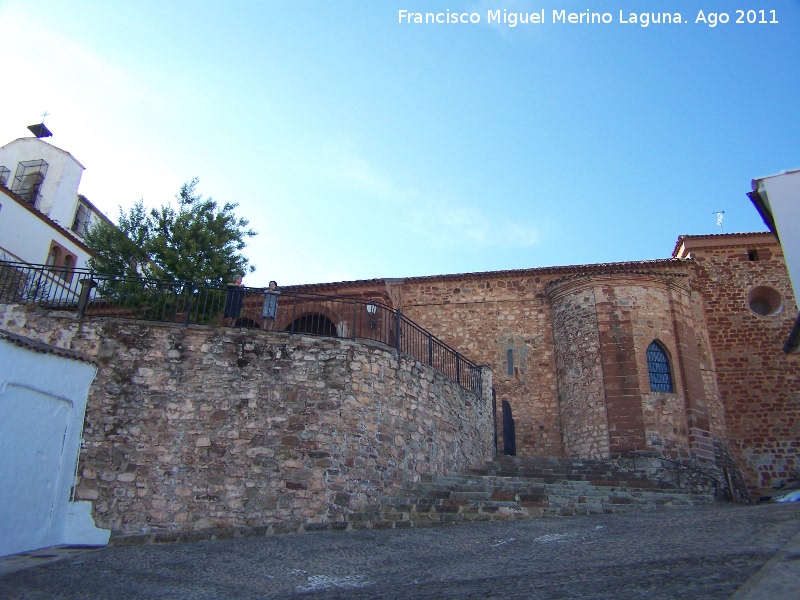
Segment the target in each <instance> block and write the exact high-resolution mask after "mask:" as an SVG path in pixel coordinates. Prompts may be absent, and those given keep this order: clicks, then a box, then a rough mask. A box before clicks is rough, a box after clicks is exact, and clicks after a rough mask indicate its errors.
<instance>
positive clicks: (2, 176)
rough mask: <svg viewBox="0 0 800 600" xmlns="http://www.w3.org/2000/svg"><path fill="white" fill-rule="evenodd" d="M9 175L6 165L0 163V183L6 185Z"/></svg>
mask: <svg viewBox="0 0 800 600" xmlns="http://www.w3.org/2000/svg"><path fill="white" fill-rule="evenodd" d="M10 176H11V171H10V170H9V169H8V168H7V167H5V166H3V165H0V185H2V186H3V187H8V178H9V177H10Z"/></svg>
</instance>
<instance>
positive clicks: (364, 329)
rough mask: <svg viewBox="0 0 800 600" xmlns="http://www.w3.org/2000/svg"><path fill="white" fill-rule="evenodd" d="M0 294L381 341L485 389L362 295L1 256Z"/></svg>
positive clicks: (402, 319) (414, 328) (114, 313)
mask: <svg viewBox="0 0 800 600" xmlns="http://www.w3.org/2000/svg"><path fill="white" fill-rule="evenodd" d="M0 302H3V303H7V304H10V303H18V304H36V305H39V306H43V307H45V308H52V309H60V310H70V311H75V312H78V313H79V314H80V315H81V316H84V315H85V316H95V317H117V318H125V319H136V320H142V321H159V322H168V323H181V324H184V325H189V324H200V325H217V326H223V327H236V328H251V329H263V330H268V331H283V332H288V333H290V334H303V335H317V336H325V337H339V338H350V339H354V340H356V339H362V340H374V341H377V342H381V343H383V344H386V345H388V346H391V347H392V348H395V349H396V350H397V352H398V353H402V354H405V355H407V356H410V357H412V358H414V359H416V360H418V361H420V362H422V363H424V364H426V365H428V366H430V367H432V368H434V369H435V370H437V371H439V372H440V373H442V374H443V375H445V376H446V377H448V378H449V379H451V380H453V381H455V382H456V383H458V384H459V385H461V386H462V387H463V388H465V389H468V390H471V391H474V392H477V393H479V394H480V393H481V389H482V388H481V369H480V367H479V366H477V365H476V364H474V363H473V362H471V361H470V360H468V359H466V358H465V357H464V356H462V355H461V354H460V353H458V352H457V351H456V350H454V349H453V348H451V347H450V346H448V345H447V344H445V343H444V342H443V341H441V340H440V339H438V338H437V337H436V336H434V335H433V334H432V333H430V332H428V331H426V330H425V329H423V328H422V327H420V326H419V325H417V324H416V323H414V322H413V321H411V320H410V319H408V318H407V317H406V316H405V315H403V314H402V312H401V311H400V310H397V309H393V308H391V307H390V306H387V305H385V304H383V303H380V302H376V301H373V300H364V299H361V298H347V297H340V296H328V295H323V294H310V293H305V292H298V291H294V290H291V291H290V290H283V291H279V293H278V294H273V295H270V294H269V290H267V289H264V288H249V287H236V286H207V285H198V284H194V283H192V282H180V281H165V280H156V279H146V278H140V277H116V276H110V275H103V274H100V273H95V272H93V271H91V270H88V269H77V268H76V269H65V268H63V267H53V266H48V265H28V264H26V263H15V262H8V261H0Z"/></svg>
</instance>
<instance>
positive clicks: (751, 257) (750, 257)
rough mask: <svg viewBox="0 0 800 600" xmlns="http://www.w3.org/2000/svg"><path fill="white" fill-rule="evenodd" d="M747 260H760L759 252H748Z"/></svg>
mask: <svg viewBox="0 0 800 600" xmlns="http://www.w3.org/2000/svg"><path fill="white" fill-rule="evenodd" d="M747 260H750V261H756V260H758V250H748V251H747Z"/></svg>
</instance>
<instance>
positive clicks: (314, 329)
mask: <svg viewBox="0 0 800 600" xmlns="http://www.w3.org/2000/svg"><path fill="white" fill-rule="evenodd" d="M285 331H291V332H294V333H307V334H310V335H324V336H328V337H338V336H337V331H336V325H334V323H333V321H331V320H330V319H329V318H328V317H326V316H325V315H322V314H319V313H310V314H307V315H303V316H302V317H300V318H297V319H295V320H294V321H293V322H292V323H291V324H290V325H289V326H288V327H287V328H286V330H285Z"/></svg>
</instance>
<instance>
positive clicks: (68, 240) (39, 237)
mask: <svg viewBox="0 0 800 600" xmlns="http://www.w3.org/2000/svg"><path fill="white" fill-rule="evenodd" d="M76 202H77V196H76ZM0 206H2V208H0V250H4V251H5V253H6V255H8V260H16V261H21V262H26V263H29V264H36V265H40V264H44V263H45V262H46V261H47V253H48V252H49V251H50V244H51V242H53V241H56V242H58V243H59V244H61V245H62V246H63V247H64V248H66V249H67V250H69V251H70V252H71V253H72V254H74V255H75V256H77V257H78V260H77V261H76V266H77V267H85V266H86V262H87V261H88V260H89V257H90V255H89V253H88V252H87V251H86V250H84V249H83V247H81V246H80V245H78V244H77V243H76V242H75V238H73V237H72V236H69V235H65V234H64V233H62V232H61V231H59V230H58V229H55V228H54V227H52V226H51V225H50V224H48V223H47V222H46V221H43V220H42V219H40V218H38V217H37V216H36V215H34V214H32V213H31V212H30V211H29V210H28V209H27V208H25V207H24V206H21V205H20V202H19V201H17V200H16V199H14V198H12V197H10V196H8V195H6V194H5V193H2V192H0ZM71 224H72V223H70V225H71ZM0 258H2V256H0Z"/></svg>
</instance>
